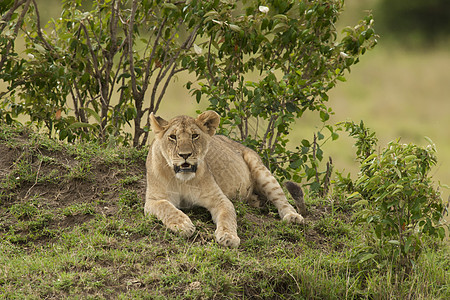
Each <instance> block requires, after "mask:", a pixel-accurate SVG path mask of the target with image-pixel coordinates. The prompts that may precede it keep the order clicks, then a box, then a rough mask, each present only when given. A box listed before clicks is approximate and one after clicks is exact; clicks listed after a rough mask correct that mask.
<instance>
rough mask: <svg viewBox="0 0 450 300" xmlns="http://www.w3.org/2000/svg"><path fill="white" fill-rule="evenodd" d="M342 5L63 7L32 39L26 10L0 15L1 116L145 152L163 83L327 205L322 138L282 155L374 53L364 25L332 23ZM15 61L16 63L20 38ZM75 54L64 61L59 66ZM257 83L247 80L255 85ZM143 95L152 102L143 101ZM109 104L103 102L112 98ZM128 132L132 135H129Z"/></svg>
mask: <svg viewBox="0 0 450 300" xmlns="http://www.w3.org/2000/svg"><path fill="white" fill-rule="evenodd" d="M342 6H343V1H341V0H326V1H297V0H291V1H278V0H274V1H267V3H260V2H259V1H244V2H243V3H242V4H241V3H240V2H238V1H219V0H216V1H197V0H194V1H178V2H173V3H172V2H170V1H161V0H155V1H150V0H149V1H137V0H134V1H127V0H121V1H119V0H114V1H111V0H109V1H95V2H93V4H92V8H90V9H86V8H85V7H86V5H85V4H84V2H83V1H82V0H77V1H64V2H63V10H62V13H61V17H60V18H57V19H55V20H51V21H50V22H49V24H47V29H46V30H45V31H43V30H42V28H41V24H40V14H39V9H38V5H37V4H36V2H35V1H34V0H15V1H9V2H7V3H5V5H4V6H2V7H0V9H1V12H2V21H3V23H2V24H1V29H3V31H2V34H1V40H0V42H2V43H3V45H4V51H2V54H1V61H2V63H1V64H0V79H1V80H3V81H5V82H7V83H8V89H7V91H6V92H4V93H2V94H0V98H1V99H2V102H1V104H0V115H1V116H2V118H3V119H5V120H6V121H7V122H8V123H9V124H11V123H12V122H13V120H14V119H15V118H16V117H17V116H19V115H26V116H28V117H29V118H30V122H31V123H32V124H35V125H37V126H38V127H40V128H42V127H44V128H45V129H46V131H47V132H48V134H49V136H57V137H59V139H61V140H68V141H74V140H76V139H78V140H100V141H102V142H103V143H105V144H108V145H111V146H113V145H117V144H123V145H127V144H132V145H133V146H135V147H138V146H141V147H142V146H143V145H146V144H147V142H148V140H147V139H148V134H149V130H150V128H149V118H148V117H149V114H150V113H151V112H157V110H158V108H159V106H160V104H161V101H162V100H163V96H164V94H165V91H166V89H167V87H168V86H169V83H170V82H171V80H172V78H173V76H175V75H176V74H179V73H180V72H182V71H186V72H187V71H188V72H190V73H191V74H193V75H195V77H194V78H195V82H194V83H193V82H187V84H186V87H187V88H188V89H190V90H191V92H192V94H193V95H194V96H195V97H196V99H197V101H200V100H201V99H202V98H207V99H208V101H209V102H210V108H211V109H214V110H216V111H218V112H219V113H220V114H221V116H222V117H223V121H222V133H225V134H227V135H231V136H233V137H235V138H237V139H239V140H240V141H242V142H243V143H244V144H246V145H248V146H250V147H252V148H254V149H255V150H257V151H258V152H259V153H260V154H261V156H262V157H263V159H264V161H265V163H266V165H267V166H268V167H269V168H270V169H271V170H272V171H273V172H275V173H276V174H277V175H278V176H279V177H280V178H282V179H284V178H287V179H290V178H293V179H294V180H296V181H301V180H302V178H306V181H307V182H308V184H309V185H310V186H311V188H312V189H313V190H314V191H315V192H319V193H320V194H326V192H327V188H326V187H328V186H329V178H330V170H331V163H329V166H328V167H327V168H326V170H325V171H320V170H319V162H320V161H322V160H323V152H322V150H321V149H320V146H321V144H322V143H323V141H324V139H325V133H322V132H318V133H316V134H314V135H311V138H310V140H307V139H304V141H303V143H302V146H301V147H298V148H296V149H295V150H294V151H291V150H288V149H287V148H286V145H287V143H288V141H289V140H288V134H289V132H290V127H291V124H293V123H294V122H295V120H296V119H298V118H300V117H301V116H302V115H303V113H304V112H305V111H307V110H310V111H314V112H317V115H316V116H317V118H320V120H321V121H322V122H324V125H323V126H322V127H323V128H324V130H325V131H327V132H329V133H330V135H331V138H332V139H336V138H337V135H336V134H335V133H334V129H333V126H331V125H329V124H327V125H326V124H325V122H326V121H327V120H328V119H329V117H330V114H331V113H332V110H331V109H330V108H329V107H328V106H327V104H326V103H327V101H328V96H327V92H328V91H329V90H330V89H332V88H333V87H334V86H335V84H336V81H339V80H341V81H343V80H344V77H343V75H344V74H345V71H346V70H350V68H351V66H352V65H354V64H356V63H357V62H358V61H359V57H360V56H361V55H362V54H364V53H365V52H366V50H368V49H371V48H372V47H373V46H374V45H375V44H376V34H375V32H374V30H373V19H372V17H371V16H370V15H368V16H367V17H365V18H364V19H363V20H361V21H360V22H359V24H357V25H356V26H354V27H348V28H346V29H345V35H344V36H343V37H342V38H341V39H340V40H338V34H337V31H336V27H335V23H336V22H337V20H338V17H339V14H340V12H341V10H342ZM21 30H23V32H24V36H25V47H26V50H25V52H26V53H27V57H26V58H24V57H21V56H19V55H18V54H17V53H16V52H15V51H14V47H13V45H14V43H15V41H16V39H17V37H18V34H19V32H20V31H21ZM68 53H73V55H68ZM255 78H257V79H255ZM147 91H148V92H149V93H150V95H149V96H150V97H149V98H150V100H149V101H145V96H146V95H147V94H148V93H147ZM114 97H116V98H117V99H116V100H114V101H113V98H114ZM127 127H128V128H130V127H131V130H132V131H133V133H130V130H126V128H127Z"/></svg>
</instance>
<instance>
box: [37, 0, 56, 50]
mask: <svg viewBox="0 0 450 300" xmlns="http://www.w3.org/2000/svg"><path fill="white" fill-rule="evenodd" d="M33 4H34V11H35V12H36V25H37V34H38V36H39V38H40V39H41V41H42V43H44V46H45V47H46V48H47V50H52V52H54V53H55V54H57V53H56V51H54V50H55V49H54V48H53V46H52V45H50V44H49V43H48V42H47V40H46V39H45V38H44V35H43V34H42V29H41V17H40V15H39V10H38V7H37V4H36V0H33Z"/></svg>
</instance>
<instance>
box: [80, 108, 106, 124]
mask: <svg viewBox="0 0 450 300" xmlns="http://www.w3.org/2000/svg"><path fill="white" fill-rule="evenodd" d="M81 109H82V110H85V111H86V112H87V113H88V114H90V115H91V116H93V117H94V118H95V120H96V121H97V123H98V124H101V123H102V118H101V117H100V116H99V114H98V113H96V112H95V111H94V110H93V109H91V108H89V107H82V108H81ZM83 124H86V123H83Z"/></svg>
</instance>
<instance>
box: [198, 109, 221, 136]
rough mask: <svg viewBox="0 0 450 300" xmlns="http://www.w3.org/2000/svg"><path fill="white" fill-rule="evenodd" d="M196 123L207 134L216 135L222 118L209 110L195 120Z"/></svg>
mask: <svg viewBox="0 0 450 300" xmlns="http://www.w3.org/2000/svg"><path fill="white" fill-rule="evenodd" d="M195 123H197V125H198V126H199V127H200V128H201V129H202V130H203V131H205V132H206V133H207V134H209V135H214V133H216V129H217V127H219V123H220V116H219V114H218V113H216V112H215V111H212V110H207V111H205V112H203V113H201V114H200V115H199V116H198V117H197V119H195Z"/></svg>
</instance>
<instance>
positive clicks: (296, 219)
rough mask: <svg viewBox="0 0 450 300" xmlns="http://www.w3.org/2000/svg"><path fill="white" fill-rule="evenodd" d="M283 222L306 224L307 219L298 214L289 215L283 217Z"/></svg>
mask: <svg viewBox="0 0 450 300" xmlns="http://www.w3.org/2000/svg"><path fill="white" fill-rule="evenodd" d="M283 221H286V222H288V223H296V224H304V223H305V219H303V217H302V216H301V215H300V214H298V213H289V214H287V215H285V216H284V217H283Z"/></svg>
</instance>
